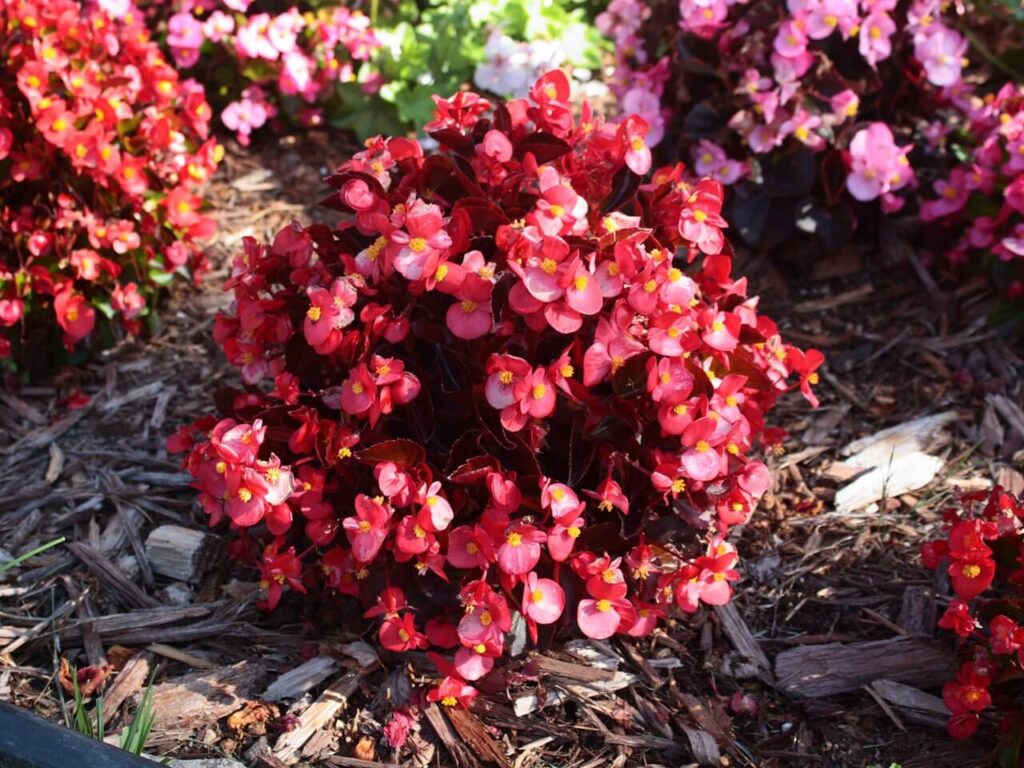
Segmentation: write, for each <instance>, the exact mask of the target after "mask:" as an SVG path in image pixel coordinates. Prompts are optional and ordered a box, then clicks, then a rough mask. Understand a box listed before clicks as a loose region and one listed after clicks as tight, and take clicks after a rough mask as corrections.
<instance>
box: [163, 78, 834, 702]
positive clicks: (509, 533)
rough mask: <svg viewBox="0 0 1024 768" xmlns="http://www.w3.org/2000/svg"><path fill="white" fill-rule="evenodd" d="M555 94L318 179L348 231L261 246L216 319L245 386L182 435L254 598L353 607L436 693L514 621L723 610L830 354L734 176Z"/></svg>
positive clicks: (492, 656)
mask: <svg viewBox="0 0 1024 768" xmlns="http://www.w3.org/2000/svg"><path fill="white" fill-rule="evenodd" d="M569 94H570V84H569V81H568V78H567V77H566V76H565V75H564V74H563V73H561V72H559V71H553V72H550V73H547V74H545V75H544V76H543V77H541V78H540V79H539V80H538V81H537V82H536V83H534V85H533V86H532V88H531V89H530V93H529V96H528V97H527V98H521V99H514V100H512V101H509V102H507V103H500V102H495V103H492V102H490V101H488V100H486V99H485V98H483V97H481V96H480V95H478V94H475V93H471V92H465V91H463V92H460V93H458V94H456V95H455V96H453V97H451V98H449V99H442V98H437V99H436V113H435V116H434V119H433V120H432V121H431V122H430V123H429V124H428V125H426V126H425V129H426V131H427V133H428V134H429V135H430V136H432V137H433V138H434V139H435V140H436V141H437V142H438V143H439V147H440V148H439V150H438V151H436V152H429V153H427V152H424V151H423V149H422V147H421V145H420V144H419V143H417V142H414V141H411V140H409V139H406V138H390V139H389V138H376V139H371V140H369V141H367V143H366V147H365V149H364V150H363V151H361V152H359V153H358V154H356V155H355V156H353V157H352V159H351V160H350V161H348V162H346V163H345V164H344V165H343V166H342V167H341V168H339V169H338V171H337V173H335V174H334V175H333V176H332V177H331V178H330V179H329V181H330V184H331V185H332V186H333V188H334V190H335V191H334V192H333V193H332V194H331V195H330V197H329V198H328V199H327V201H326V203H327V204H328V205H329V206H332V207H333V208H335V209H337V210H338V211H339V212H340V221H339V223H338V225H337V226H336V227H335V228H333V229H331V228H329V227H326V226H323V225H313V226H308V227H304V226H301V225H299V224H294V225H292V226H289V227H286V228H285V229H283V230H282V231H280V232H279V233H278V234H277V236H276V238H275V239H274V241H273V242H272V243H270V244H266V245H263V244H260V243H257V242H256V241H255V240H252V239H249V240H247V241H246V243H245V247H244V251H243V252H242V253H241V254H240V255H239V256H238V257H237V258H236V259H235V262H234V265H233V269H232V275H231V278H230V280H229V282H228V285H227V287H228V288H229V289H230V290H232V291H233V293H234V303H233V305H232V308H231V310H230V311H229V312H227V313H225V314H223V315H221V316H219V317H218V319H217V322H216V326H215V336H216V339H217V341H218V342H219V343H220V344H221V345H222V346H223V348H224V351H225V353H226V354H227V356H228V359H229V360H230V361H231V362H232V363H234V364H235V365H236V366H238V368H239V369H240V372H241V376H242V379H243V381H244V383H245V384H246V387H245V389H244V390H238V391H227V392H224V393H222V394H221V395H220V396H219V397H218V401H217V402H218V405H219V410H220V413H219V415H217V416H213V415H211V416H209V417H208V418H204V419H202V420H201V421H199V422H198V423H196V424H194V425H192V426H191V427H184V428H182V429H181V430H180V431H179V433H178V434H176V435H175V436H174V437H173V438H172V440H171V444H170V447H171V448H172V449H174V450H187V451H188V454H187V458H186V461H185V466H186V467H187V468H188V470H189V471H190V472H191V473H192V475H193V477H194V478H195V480H194V485H195V487H196V488H197V489H198V491H199V500H200V503H201V505H202V508H203V509H204V510H205V512H206V513H207V514H208V515H209V519H210V523H211V524H212V525H227V526H229V527H230V528H231V529H232V530H234V531H236V532H237V534H238V539H237V541H236V542H235V544H234V545H233V551H234V552H235V553H236V555H238V556H239V557H240V558H241V559H242V560H243V561H244V562H247V563H249V564H251V565H252V566H254V567H256V568H258V569H259V571H260V573H261V585H262V587H263V590H264V592H263V605H264V607H266V608H267V609H273V608H274V607H275V606H277V605H278V604H279V603H280V602H281V601H282V600H283V599H284V598H285V595H286V594H287V593H301V594H304V595H306V597H307V600H308V601H309V602H308V603H307V605H330V604H336V603H338V602H339V601H355V602H356V603H357V604H359V605H361V611H362V612H363V613H364V616H365V618H366V619H368V620H371V621H372V622H374V623H375V624H376V627H377V634H378V639H379V642H380V645H381V646H382V647H383V648H385V649H387V650H389V651H392V652H396V653H400V652H405V651H411V650H415V649H427V650H428V651H429V653H430V655H431V658H432V659H433V660H434V661H435V663H436V665H437V669H438V672H439V677H440V678H441V680H440V682H439V683H438V685H437V686H436V687H435V688H434V689H433V690H432V691H431V692H430V693H429V695H428V698H429V699H430V700H433V701H440V702H441V703H442V704H444V705H451V706H455V705H459V704H462V705H465V704H468V703H469V702H470V701H472V699H473V697H474V696H475V695H476V688H475V687H474V686H473V685H472V683H474V682H475V681H477V680H480V679H481V678H483V677H484V676H485V675H486V674H487V673H488V672H489V671H490V670H492V669H493V668H494V667H495V665H496V664H499V663H500V660H501V659H502V657H503V656H505V655H506V653H507V651H508V643H509V637H510V632H512V631H513V627H514V625H517V624H518V625H520V626H521V627H522V628H523V631H524V633H525V634H526V635H527V636H528V637H529V638H530V639H531V640H532V641H533V642H539V643H550V642H553V641H554V640H556V639H557V638H567V637H572V636H574V635H578V634H582V635H584V636H586V637H589V638H594V639H605V638H610V637H612V636H615V635H623V636H642V635H647V634H649V633H650V632H652V631H653V630H654V628H655V626H656V625H657V623H658V620H659V619H660V618H662V617H664V616H665V615H666V614H667V613H669V612H670V611H674V610H677V611H681V612H683V613H684V614H685V613H694V612H696V611H698V610H700V609H701V608H702V606H707V605H722V604H724V603H726V602H728V601H729V599H730V597H731V595H732V593H733V588H734V584H735V583H736V581H737V580H738V579H739V578H740V575H739V572H738V570H737V563H738V559H739V554H738V552H737V550H736V547H735V546H734V544H733V543H732V542H731V540H730V537H729V534H730V530H731V529H732V528H733V527H735V526H737V525H742V524H743V523H745V522H746V521H747V520H748V519H749V517H750V515H751V514H752V513H753V511H754V508H755V507H756V505H757V503H758V500H759V499H760V498H761V496H762V495H763V494H764V493H765V492H766V491H767V489H768V487H769V485H770V484H771V475H770V473H769V470H768V468H767V467H766V465H765V464H764V463H763V462H762V461H761V460H760V459H759V458H758V455H759V453H760V452H761V451H763V450H764V449H765V448H771V447H773V446H775V445H777V444H778V442H779V441H780V440H781V437H782V435H781V433H780V432H779V430H776V429H771V428H766V424H765V419H766V417H767V415H768V413H769V412H770V411H771V409H772V407H773V406H774V404H775V402H776V400H777V399H778V397H779V396H780V395H782V394H783V393H785V392H787V391H790V390H794V389H799V390H800V391H802V392H803V394H804V395H805V396H806V397H807V399H808V400H810V401H811V402H816V400H815V397H814V393H813V391H812V385H813V384H815V383H816V382H817V374H816V372H815V369H816V368H818V366H819V365H820V364H821V362H822V356H821V354H820V353H819V352H817V351H814V350H811V351H807V352H805V351H802V350H800V349H798V348H796V347H794V346H791V345H789V344H787V343H786V342H785V341H784V340H783V339H782V338H781V336H780V333H779V329H778V328H777V327H776V324H775V323H774V322H772V320H771V319H769V318H768V317H765V316H764V315H762V314H760V313H759V312H758V301H757V298H756V297H753V296H750V295H749V292H748V286H747V281H746V279H744V278H738V277H735V276H733V275H732V258H731V247H730V245H729V242H728V240H727V239H726V236H725V230H726V227H727V224H726V222H725V220H724V219H723V218H722V216H721V206H722V186H721V184H720V183H718V182H717V181H714V180H710V179H709V180H704V181H701V182H699V183H695V184H690V183H688V182H686V181H684V180H683V179H682V177H681V174H682V168H681V167H670V168H662V169H659V170H656V171H654V173H653V174H652V175H650V177H649V178H648V174H649V172H650V170H651V154H650V150H649V148H648V146H647V144H646V141H645V136H646V134H647V130H648V127H647V125H646V123H645V122H644V121H643V120H642V119H641V118H638V117H635V116H631V117H627V118H626V119H625V120H622V121H621V122H617V123H610V122H605V121H604V120H603V119H602V118H601V117H600V116H599V115H597V114H596V113H595V112H594V111H593V110H592V108H591V107H590V106H589V104H583V106H582V108H581V111H580V112H579V113H578V114H577V113H575V112H574V109H573V107H572V106H571V105H570V103H569ZM349 615H351V614H349ZM353 626H355V625H353Z"/></svg>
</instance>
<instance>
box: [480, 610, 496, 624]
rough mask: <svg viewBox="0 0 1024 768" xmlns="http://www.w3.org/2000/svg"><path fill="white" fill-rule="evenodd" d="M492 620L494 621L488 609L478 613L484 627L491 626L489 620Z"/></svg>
mask: <svg viewBox="0 0 1024 768" xmlns="http://www.w3.org/2000/svg"><path fill="white" fill-rule="evenodd" d="M493 621H494V617H492V616H491V612H490V611H483V612H482V613H481V614H480V623H481V624H483V625H484V626H485V627H489V626H491V622H493Z"/></svg>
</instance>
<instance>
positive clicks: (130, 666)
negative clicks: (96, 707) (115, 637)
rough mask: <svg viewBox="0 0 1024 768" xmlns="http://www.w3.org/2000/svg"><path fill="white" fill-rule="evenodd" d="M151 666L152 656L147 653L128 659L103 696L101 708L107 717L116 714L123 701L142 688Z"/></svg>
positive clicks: (147, 678)
mask: <svg viewBox="0 0 1024 768" xmlns="http://www.w3.org/2000/svg"><path fill="white" fill-rule="evenodd" d="M152 668H153V657H152V656H150V655H149V654H148V653H140V654H138V655H136V656H133V657H132V658H131V659H129V660H128V662H127V663H126V664H125V665H124V669H122V670H121V672H120V673H119V674H118V675H117V677H116V678H114V682H113V683H112V684H111V686H110V687H109V688H108V689H107V693H106V695H105V696H104V697H103V710H104V712H105V713H106V714H107V716H108V717H111V718H112V717H113V716H114V715H116V714H117V710H118V709H120V708H121V705H122V704H124V702H125V701H127V700H128V699H129V698H131V697H132V696H134V695H135V694H136V693H138V692H139V691H141V690H142V689H143V687H144V686H145V685H146V683H147V681H148V680H149V676H150V672H151V671H152Z"/></svg>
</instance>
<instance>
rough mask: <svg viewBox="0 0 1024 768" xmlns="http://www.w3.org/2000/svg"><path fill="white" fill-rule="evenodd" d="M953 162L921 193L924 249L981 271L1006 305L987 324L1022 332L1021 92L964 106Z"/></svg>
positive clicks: (1005, 91) (1009, 87) (1006, 89)
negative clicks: (926, 242) (956, 160)
mask: <svg viewBox="0 0 1024 768" xmlns="http://www.w3.org/2000/svg"><path fill="white" fill-rule="evenodd" d="M963 112H964V130H962V131H960V132H959V133H958V134H956V135H951V136H950V137H949V138H948V140H947V141H948V143H949V144H950V145H951V150H950V153H951V155H952V156H953V157H958V158H962V162H959V163H956V164H953V165H952V167H950V168H949V169H948V171H947V172H946V173H945V174H943V175H942V176H940V177H938V178H936V179H935V180H934V181H933V183H932V185H931V190H930V191H928V192H925V193H924V194H923V197H925V198H926V199H925V202H924V203H923V204H922V205H921V218H922V219H923V220H924V221H926V222H929V226H928V227H927V229H926V231H927V232H928V233H929V236H930V237H929V244H930V245H931V246H932V247H933V248H934V250H935V251H936V252H937V253H941V254H944V255H945V256H946V257H947V258H948V260H949V261H950V262H951V263H953V264H954V265H967V264H978V265H979V266H981V267H983V268H985V269H987V270H988V271H989V272H990V273H991V275H992V279H993V283H994V284H995V285H996V286H997V287H998V288H999V289H1000V291H1001V293H1002V295H1003V297H1004V299H1005V301H1004V302H1003V303H1002V304H1001V306H999V307H997V309H996V311H995V312H994V313H993V316H992V318H991V319H992V320H993V321H994V323H995V324H997V325H1000V326H1004V327H1006V328H1007V329H1008V330H1010V331H1014V330H1016V331H1017V332H1020V331H1021V330H1024V303H1022V302H1021V299H1022V298H1024V86H1021V85H1020V84H1014V83H1008V84H1006V85H1005V86H1003V87H1002V88H1001V89H999V91H997V92H996V93H994V94H989V95H988V96H987V97H986V98H980V97H976V98H973V99H967V100H965V103H964V105H963Z"/></svg>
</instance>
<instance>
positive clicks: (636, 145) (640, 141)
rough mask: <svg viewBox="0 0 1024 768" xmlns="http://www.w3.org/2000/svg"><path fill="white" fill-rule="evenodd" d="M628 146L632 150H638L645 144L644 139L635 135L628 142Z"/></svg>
mask: <svg viewBox="0 0 1024 768" xmlns="http://www.w3.org/2000/svg"><path fill="white" fill-rule="evenodd" d="M629 146H630V147H632V148H633V151H634V152H640V151H641V150H642V149H643V148H644V147H646V146H647V145H646V144H644V140H643V139H642V138H640V137H639V136H636V137H634V139H633V140H632V141H631V142H629Z"/></svg>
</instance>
